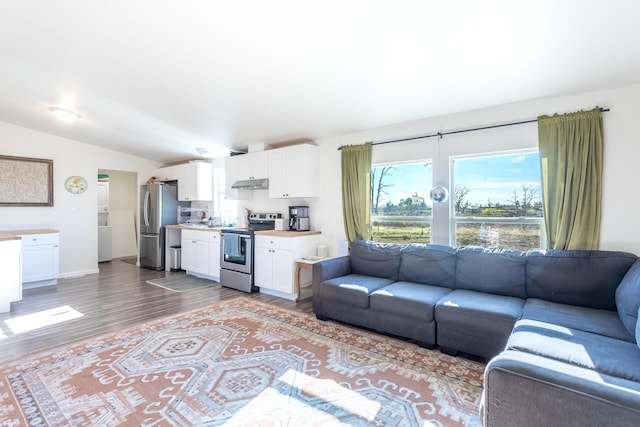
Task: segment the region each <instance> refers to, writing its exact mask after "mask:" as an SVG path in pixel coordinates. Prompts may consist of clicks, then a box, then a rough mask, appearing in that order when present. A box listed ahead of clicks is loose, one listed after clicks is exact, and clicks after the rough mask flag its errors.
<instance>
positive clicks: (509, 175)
mask: <svg viewBox="0 0 640 427" xmlns="http://www.w3.org/2000/svg"><path fill="white" fill-rule="evenodd" d="M454 181H455V185H462V186H467V187H468V188H469V193H468V194H467V199H468V200H469V202H470V203H471V204H473V205H487V204H488V203H489V202H491V203H492V204H495V203H500V204H509V203H511V202H512V200H513V192H514V191H516V192H521V191H522V186H523V185H524V186H527V187H529V186H531V188H532V189H534V190H535V191H536V197H535V201H539V200H540V199H541V194H540V162H539V156H538V153H524V154H523V153H520V154H515V155H502V156H492V157H475V158H469V159H456V160H455V165H454Z"/></svg>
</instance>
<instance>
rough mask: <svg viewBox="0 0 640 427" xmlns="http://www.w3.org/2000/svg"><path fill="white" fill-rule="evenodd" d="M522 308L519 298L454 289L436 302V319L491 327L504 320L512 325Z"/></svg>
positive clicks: (521, 301) (522, 301)
mask: <svg viewBox="0 0 640 427" xmlns="http://www.w3.org/2000/svg"><path fill="white" fill-rule="evenodd" d="M523 308H524V300H523V299H520V298H515V297H507V296H503V295H491V294H485V293H481V292H474V291H467V290H462V289H456V290H454V291H453V292H451V293H448V294H447V295H445V296H444V297H442V298H441V299H440V301H438V303H437V304H436V321H438V322H454V323H455V322H463V323H468V324H469V325H474V324H486V326H488V327H491V325H492V323H493V322H496V321H502V320H506V321H507V322H509V323H510V324H511V327H513V324H514V323H515V322H516V320H518V319H519V318H520V316H521V315H522V309H523ZM465 319H466V320H465Z"/></svg>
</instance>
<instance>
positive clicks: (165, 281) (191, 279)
mask: <svg viewBox="0 0 640 427" xmlns="http://www.w3.org/2000/svg"><path fill="white" fill-rule="evenodd" d="M147 283H149V284H150V285H155V286H160V287H161V288H164V289H168V290H170V291H173V292H182V291H187V290H189V289H196V288H203V287H205V286H220V284H219V283H218V282H214V281H213V280H209V279H202V278H200V277H196V276H192V275H190V274H176V275H173V276H167V277H160V278H158V279H152V280H147Z"/></svg>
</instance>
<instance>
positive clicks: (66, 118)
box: [49, 107, 82, 122]
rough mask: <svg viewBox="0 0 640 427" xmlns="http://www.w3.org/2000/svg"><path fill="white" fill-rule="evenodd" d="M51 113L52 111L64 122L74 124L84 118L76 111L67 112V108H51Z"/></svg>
mask: <svg viewBox="0 0 640 427" xmlns="http://www.w3.org/2000/svg"><path fill="white" fill-rule="evenodd" d="M49 111H51V112H52V113H53V114H54V115H55V116H56V117H57V118H58V119H60V120H62V121H63V122H73V121H75V120H78V119H79V118H80V117H82V116H80V114H78V113H76V112H75V111H71V110H67V109H66V108H60V107H49Z"/></svg>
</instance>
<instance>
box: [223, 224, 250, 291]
mask: <svg viewBox="0 0 640 427" xmlns="http://www.w3.org/2000/svg"><path fill="white" fill-rule="evenodd" d="M220 235H221V239H220V240H221V243H220V245H221V246H220V283H221V284H223V285H224V286H227V287H229V288H234V289H238V290H240V291H243V292H254V291H255V290H256V289H255V288H254V286H253V232H252V231H249V230H243V229H233V228H228V229H222V231H221V233H220Z"/></svg>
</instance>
